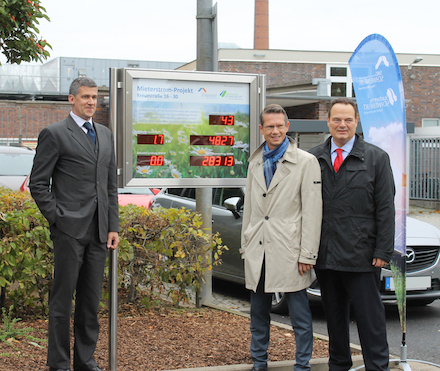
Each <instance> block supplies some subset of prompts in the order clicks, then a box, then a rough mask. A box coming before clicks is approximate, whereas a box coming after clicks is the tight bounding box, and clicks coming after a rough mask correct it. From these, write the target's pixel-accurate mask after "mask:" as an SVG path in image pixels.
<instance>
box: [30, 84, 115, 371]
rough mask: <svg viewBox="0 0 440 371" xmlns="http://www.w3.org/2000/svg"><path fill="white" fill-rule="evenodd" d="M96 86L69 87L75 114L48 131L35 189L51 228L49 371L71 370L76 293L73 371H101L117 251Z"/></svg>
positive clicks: (106, 138) (107, 148) (111, 156)
mask: <svg viewBox="0 0 440 371" xmlns="http://www.w3.org/2000/svg"><path fill="white" fill-rule="evenodd" d="M97 98H98V88H97V85H96V83H95V82H94V81H93V80H91V79H89V78H87V77H80V78H77V79H76V80H74V81H73V82H72V85H71V86H70V94H69V102H70V103H71V105H72V111H71V112H70V114H69V116H68V117H67V118H66V119H65V120H63V121H60V122H57V123H54V124H52V125H49V126H48V127H46V128H45V129H43V130H42V131H41V133H40V135H39V137H38V146H37V151H36V155H35V159H34V165H33V168H32V172H31V177H30V184H29V188H30V190H31V193H32V197H33V198H34V199H35V202H36V203H37V205H38V207H39V209H40V211H41V213H42V214H43V215H44V216H45V218H46V219H47V221H48V222H49V226H50V232H51V238H52V241H53V247H54V263H55V269H54V281H53V286H52V291H51V294H50V301H49V344H48V355H47V365H48V366H49V367H50V370H51V371H65V370H70V315H71V310H72V298H73V295H74V293H75V318H74V334H75V344H74V362H73V364H74V369H75V371H80V370H81V371H83V370H84V371H85V370H93V371H99V370H101V369H100V368H99V367H98V365H97V363H96V362H95V360H94V359H93V353H94V351H95V348H96V342H97V340H98V333H99V321H98V315H97V311H98V307H99V300H100V297H101V289H102V280H103V274H104V266H105V261H106V257H107V251H108V249H116V247H117V246H118V243H119V237H118V231H119V216H118V193H117V185H116V165H115V151H114V145H113V136H112V133H111V131H110V130H109V129H107V128H106V127H104V126H102V125H99V124H96V123H94V122H93V120H92V117H93V115H94V114H95V110H96V104H97Z"/></svg>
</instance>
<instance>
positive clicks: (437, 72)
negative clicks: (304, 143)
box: [219, 61, 440, 126]
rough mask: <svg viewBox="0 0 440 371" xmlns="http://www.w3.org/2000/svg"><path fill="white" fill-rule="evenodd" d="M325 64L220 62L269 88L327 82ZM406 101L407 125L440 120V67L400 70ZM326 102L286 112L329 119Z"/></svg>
mask: <svg viewBox="0 0 440 371" xmlns="http://www.w3.org/2000/svg"><path fill="white" fill-rule="evenodd" d="M325 68H326V66H325V64H312V63H275V62H236V61H232V62H229V61H221V62H219V70H220V71H224V72H238V73H258V74H265V75H266V84H267V85H268V86H270V85H278V84H283V83H292V84H294V83H295V82H303V81H306V80H310V81H311V79H312V78H325V77H326V76H325V73H326V72H325ZM400 70H401V74H402V80H403V86H404V91H405V99H406V121H407V122H413V123H415V125H416V126H422V118H440V88H439V85H440V67H424V66H417V65H415V66H413V68H412V69H411V70H408V68H407V67H406V66H405V67H401V69H400ZM327 108H328V103H327V102H320V103H316V104H308V105H305V106H302V107H291V108H288V109H287V113H288V115H289V118H302V119H326V117H327Z"/></svg>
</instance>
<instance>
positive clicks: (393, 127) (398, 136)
mask: <svg viewBox="0 0 440 371" xmlns="http://www.w3.org/2000/svg"><path fill="white" fill-rule="evenodd" d="M348 63H349V66H350V70H351V75H352V78H353V86H354V91H355V94H356V101H357V105H358V109H359V115H360V121H361V124H362V129H363V134H364V138H365V140H366V141H367V142H370V143H373V144H375V145H377V146H378V147H380V148H382V149H383V150H385V151H386V152H387V153H388V154H389V156H390V160H391V167H392V169H393V174H394V182H395V184H396V197H395V206H396V237H395V246H394V254H393V257H392V260H391V264H390V266H391V269H392V272H393V279H394V282H393V283H394V287H395V292H396V296H397V304H398V308H399V314H400V324H401V328H402V333H403V345H405V344H404V343H405V333H406V173H405V172H406V170H405V169H406V116H405V99H404V94H403V83H402V76H401V74H400V68H399V64H398V62H397V59H396V55H395V54H394V51H393V49H392V47H391V45H390V44H389V42H388V41H387V40H386V39H385V38H384V37H383V36H381V35H378V34H373V35H370V36H367V37H366V38H365V39H364V40H363V41H362V42H361V43H360V44H359V46H358V47H357V48H356V50H355V51H354V53H353V55H352V56H351V58H350V60H349V62H348ZM388 280H389V278H388Z"/></svg>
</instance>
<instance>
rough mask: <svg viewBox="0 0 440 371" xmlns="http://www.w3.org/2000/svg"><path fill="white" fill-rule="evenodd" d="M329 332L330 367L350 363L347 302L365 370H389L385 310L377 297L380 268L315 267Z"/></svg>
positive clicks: (342, 370)
mask: <svg viewBox="0 0 440 371" xmlns="http://www.w3.org/2000/svg"><path fill="white" fill-rule="evenodd" d="M315 271H316V275H317V277H318V281H319V285H320V287H321V294H322V303H323V305H324V310H325V316H326V319H327V328H328V333H329V353H330V360H329V370H330V371H346V370H349V369H350V368H351V366H352V364H353V363H352V360H351V351H350V335H349V321H350V303H351V306H352V308H353V312H354V316H355V319H356V323H357V328H358V332H359V339H360V342H361V347H362V355H363V358H364V364H365V369H366V370H368V371H370V370H389V366H388V363H389V350H388V342H387V332H386V320H385V309H384V306H383V303H382V300H381V298H380V292H379V285H380V271H377V272H341V271H334V270H329V269H315Z"/></svg>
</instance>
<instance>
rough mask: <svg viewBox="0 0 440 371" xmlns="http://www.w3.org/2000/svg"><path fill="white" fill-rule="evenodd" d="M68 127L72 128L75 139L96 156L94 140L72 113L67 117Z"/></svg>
mask: <svg viewBox="0 0 440 371" xmlns="http://www.w3.org/2000/svg"><path fill="white" fill-rule="evenodd" d="M67 128H68V129H69V130H70V132H71V135H72V137H73V139H74V140H76V141H77V142H78V143H79V144H80V145H81V146H82V147H83V148H84V149H85V150H86V151H87V152H88V153H89V154H90V155H91V156H93V157H96V154H95V148H94V145H93V143H92V141H91V140H90V139H89V137H88V136H87V134H85V133H84V131H82V129H81V128H80V127H79V126H78V125H77V124H76V122H75V121H74V120H73V118H72V117H71V116H70V115H69V116H68V118H67Z"/></svg>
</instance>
